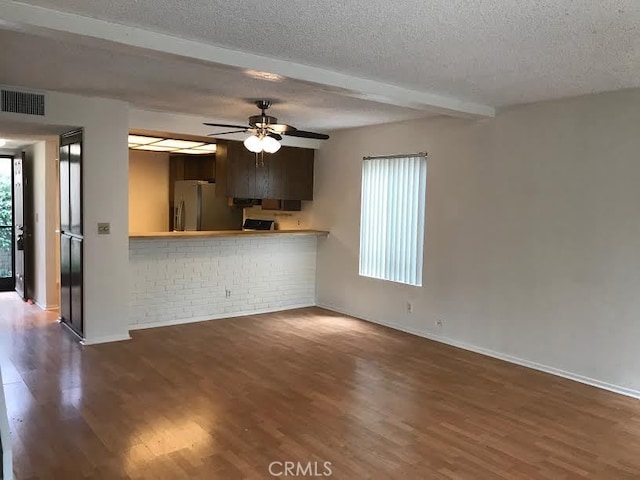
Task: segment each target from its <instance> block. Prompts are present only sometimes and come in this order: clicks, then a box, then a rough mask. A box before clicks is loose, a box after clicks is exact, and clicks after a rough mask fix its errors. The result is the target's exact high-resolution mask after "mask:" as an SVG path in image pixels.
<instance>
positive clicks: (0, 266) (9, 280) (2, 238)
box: [0, 157, 15, 291]
mask: <svg viewBox="0 0 640 480" xmlns="http://www.w3.org/2000/svg"><path fill="white" fill-rule="evenodd" d="M12 167H13V157H0V291H9V290H13V289H14V288H15V272H14V257H13V174H12Z"/></svg>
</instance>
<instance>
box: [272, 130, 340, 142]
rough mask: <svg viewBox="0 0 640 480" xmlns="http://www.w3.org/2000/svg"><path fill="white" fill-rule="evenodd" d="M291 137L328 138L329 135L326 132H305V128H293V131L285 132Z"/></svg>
mask: <svg viewBox="0 0 640 480" xmlns="http://www.w3.org/2000/svg"><path fill="white" fill-rule="evenodd" d="M283 133H284V134H285V135H289V136H291V137H302V138H315V139H316V140H328V139H329V135H327V134H325V133H314V132H305V131H304V130H292V131H291V132H283Z"/></svg>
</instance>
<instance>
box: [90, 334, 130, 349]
mask: <svg viewBox="0 0 640 480" xmlns="http://www.w3.org/2000/svg"><path fill="white" fill-rule="evenodd" d="M125 340H131V336H130V335H129V334H128V333H127V334H122V335H106V336H104V337H96V338H88V339H87V338H85V339H83V340H81V341H80V344H81V345H85V346H89V345H98V344H100V343H111V342H123V341H125Z"/></svg>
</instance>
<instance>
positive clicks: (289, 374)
mask: <svg viewBox="0 0 640 480" xmlns="http://www.w3.org/2000/svg"><path fill="white" fill-rule="evenodd" d="M0 333H2V334H3V335H5V336H8V337H9V338H10V342H9V343H8V345H10V347H9V351H8V352H0V353H2V355H0V363H1V365H2V368H3V372H6V374H5V380H4V382H5V385H4V388H5V393H6V396H7V403H8V413H9V419H10V424H11V428H12V434H13V437H12V438H13V442H14V455H15V459H14V463H15V469H16V478H17V479H18V480H24V479H34V480H36V479H43V480H44V479H46V480H50V479H58V478H60V479H64V480H73V479H89V478H90V479H95V478H104V479H132V480H134V479H135V480H138V479H154V480H156V479H183V478H184V479H187V478H188V479H203V480H204V479H206V480H211V479H214V480H215V479H221V480H233V479H264V478H274V477H271V476H270V475H269V470H268V469H269V464H270V463H271V462H274V461H279V462H285V461H293V462H297V461H299V462H302V463H303V464H306V463H307V462H318V464H319V465H322V464H323V462H325V461H327V462H331V465H332V470H333V475H332V477H331V478H339V479H348V480H353V479H375V480H377V479H384V480H388V479H435V480H438V479H456V480H485V479H486V480H492V479H496V480H504V479H509V480H511V479H522V480H526V479H535V480H547V479H548V480H556V479H586V478H589V479H603V480H617V479H622V480H626V479H636V480H637V479H639V478H640V402H638V401H637V400H634V399H631V398H627V397H623V396H619V395H616V394H613V393H610V392H606V391H602V390H598V389H596V388H593V387H589V386H586V385H582V384H578V383H575V382H572V381H569V380H566V379H562V378H558V377H554V376H551V375H547V374H544V373H541V372H537V371H533V370H529V369H526V368H524V367H520V366H516V365H511V364H508V363H505V362H501V361H499V360H496V359H492V358H488V357H483V356H481V355H477V354H474V353H471V352H467V351H464V350H460V349H456V348H453V347H450V346H447V345H442V344H438V343H435V342H432V341H429V340H425V339H422V338H418V337H415V336H411V335H408V334H405V333H401V332H397V331H393V330H390V329H387V328H384V327H380V326H377V325H372V324H370V323H367V322H364V321H360V320H357V319H353V318H350V317H346V316H343V315H339V314H335V313H332V312H328V311H326V310H322V309H319V308H309V309H301V310H294V311H289V312H281V313H275V314H267V315H254V316H249V317H244V318H234V319H228V320H216V321H211V322H202V323H197V324H188V325H181V326H175V327H166V328H158V329H153V330H143V331H135V332H133V334H132V336H133V340H132V341H129V342H120V343H115V344H108V345H96V346H91V347H82V346H80V345H79V344H78V343H77V342H76V340H75V339H74V338H73V337H72V336H71V335H70V334H69V332H67V331H66V330H65V329H64V328H62V327H61V326H60V325H59V324H57V323H56V322H55V314H53V313H50V312H42V311H40V310H39V309H38V308H37V307H35V306H30V305H26V304H24V303H23V302H21V301H19V300H18V299H17V297H16V296H15V295H13V294H0ZM282 478H292V477H282Z"/></svg>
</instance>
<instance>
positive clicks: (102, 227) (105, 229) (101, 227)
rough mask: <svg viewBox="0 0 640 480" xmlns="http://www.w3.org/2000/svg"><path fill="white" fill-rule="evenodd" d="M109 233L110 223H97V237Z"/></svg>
mask: <svg viewBox="0 0 640 480" xmlns="http://www.w3.org/2000/svg"><path fill="white" fill-rule="evenodd" d="M110 233H111V224H110V223H99V224H98V235H109V234H110Z"/></svg>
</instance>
